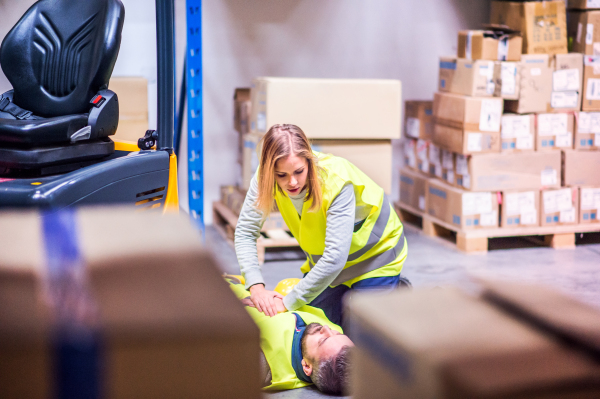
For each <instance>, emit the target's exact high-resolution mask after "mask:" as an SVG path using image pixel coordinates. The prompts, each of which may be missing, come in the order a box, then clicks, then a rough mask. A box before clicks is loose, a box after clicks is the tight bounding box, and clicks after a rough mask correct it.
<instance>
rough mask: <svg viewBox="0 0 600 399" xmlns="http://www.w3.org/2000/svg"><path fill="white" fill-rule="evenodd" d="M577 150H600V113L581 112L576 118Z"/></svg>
mask: <svg viewBox="0 0 600 399" xmlns="http://www.w3.org/2000/svg"><path fill="white" fill-rule="evenodd" d="M575 149H576V150H600V112H579V116H578V117H577V118H575Z"/></svg>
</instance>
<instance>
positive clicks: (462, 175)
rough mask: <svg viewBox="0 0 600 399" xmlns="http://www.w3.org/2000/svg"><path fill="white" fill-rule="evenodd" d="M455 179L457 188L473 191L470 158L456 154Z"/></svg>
mask: <svg viewBox="0 0 600 399" xmlns="http://www.w3.org/2000/svg"><path fill="white" fill-rule="evenodd" d="M454 177H455V179H456V186H458V187H461V188H464V189H466V190H470V189H471V175H470V174H469V157H468V156H467V155H462V154H456V155H455V158H454Z"/></svg>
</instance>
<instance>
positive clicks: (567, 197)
mask: <svg viewBox="0 0 600 399" xmlns="http://www.w3.org/2000/svg"><path fill="white" fill-rule="evenodd" d="M578 197H579V189H578V188H577V187H563V188H547V189H545V190H542V193H541V203H540V224H541V225H542V226H558V225H569V224H577V223H578V222H579V217H578V210H579V198H578Z"/></svg>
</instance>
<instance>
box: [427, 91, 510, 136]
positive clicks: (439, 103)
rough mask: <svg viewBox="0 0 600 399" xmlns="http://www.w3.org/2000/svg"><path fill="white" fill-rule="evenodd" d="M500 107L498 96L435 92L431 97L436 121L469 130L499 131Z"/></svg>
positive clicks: (501, 105)
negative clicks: (471, 95)
mask: <svg viewBox="0 0 600 399" xmlns="http://www.w3.org/2000/svg"><path fill="white" fill-rule="evenodd" d="M502 109H503V102H502V99H500V98H478V97H467V96H463V95H459V94H451V93H435V96H434V99H433V115H434V117H435V122H436V123H438V124H441V125H445V126H450V127H454V128H462V129H465V130H469V131H479V132H500V118H501V116H502Z"/></svg>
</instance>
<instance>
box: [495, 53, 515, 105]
mask: <svg viewBox="0 0 600 399" xmlns="http://www.w3.org/2000/svg"><path fill="white" fill-rule="evenodd" d="M520 81H521V63H520V62H508V61H507V62H498V61H496V62H495V63H494V97H502V98H504V99H505V100H518V99H519V92H520V88H521V85H520Z"/></svg>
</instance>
